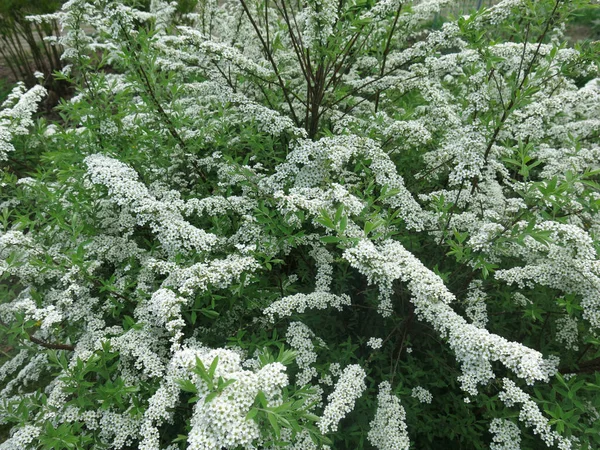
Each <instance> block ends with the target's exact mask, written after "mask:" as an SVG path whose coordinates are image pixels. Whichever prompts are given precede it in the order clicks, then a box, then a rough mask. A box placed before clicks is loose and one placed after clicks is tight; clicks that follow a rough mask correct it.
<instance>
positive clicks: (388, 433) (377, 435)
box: [367, 381, 410, 450]
mask: <svg viewBox="0 0 600 450" xmlns="http://www.w3.org/2000/svg"><path fill="white" fill-rule="evenodd" d="M405 419H406V413H405V412H404V408H403V407H402V404H401V403H400V400H399V399H398V397H396V396H395V395H394V394H393V393H392V386H391V385H390V383H389V382H388V381H383V382H382V383H380V384H379V394H378V395H377V412H376V413H375V418H374V419H373V420H372V421H371V424H370V425H371V429H370V430H369V434H368V435H367V439H368V440H369V442H370V443H371V444H372V445H373V446H374V447H376V448H378V449H379V450H408V448H409V447H410V441H409V439H408V433H407V431H406V423H405Z"/></svg>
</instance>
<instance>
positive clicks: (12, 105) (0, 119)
mask: <svg viewBox="0 0 600 450" xmlns="http://www.w3.org/2000/svg"><path fill="white" fill-rule="evenodd" d="M45 95H46V89H44V87H43V86H40V85H35V86H34V87H32V88H31V89H29V90H26V89H25V84H24V83H22V82H19V83H17V85H16V86H15V87H14V88H13V90H12V92H11V93H10V94H9V95H8V98H7V99H6V100H5V101H4V103H2V106H0V162H1V161H5V160H6V159H7V158H8V153H9V152H12V151H14V150H15V148H14V146H13V145H12V144H11V142H10V141H11V140H12V139H13V137H14V136H19V135H25V134H28V133H29V129H30V127H31V126H33V119H32V116H33V114H34V113H35V112H36V111H37V108H38V103H39V102H40V101H41V99H42V98H43V97H44V96H45Z"/></svg>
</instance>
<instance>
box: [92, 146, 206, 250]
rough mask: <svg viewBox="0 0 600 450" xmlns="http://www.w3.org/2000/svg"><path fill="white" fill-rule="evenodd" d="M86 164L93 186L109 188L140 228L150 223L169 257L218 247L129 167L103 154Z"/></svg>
mask: <svg viewBox="0 0 600 450" xmlns="http://www.w3.org/2000/svg"><path fill="white" fill-rule="evenodd" d="M85 163H86V164H87V166H88V174H89V176H90V179H91V180H92V182H93V183H95V184H101V185H104V186H106V187H107V188H108V193H109V195H110V198H111V201H113V202H114V203H115V204H116V205H118V206H121V207H124V208H127V209H128V210H130V211H131V212H132V213H133V214H135V215H136V217H137V223H138V225H144V224H146V223H150V225H151V227H152V229H153V231H154V232H155V233H156V234H157V237H158V240H159V241H160V242H161V244H162V245H163V248H164V249H165V251H166V252H168V253H169V254H171V255H174V254H175V253H177V252H181V251H190V250H196V251H199V252H204V251H208V250H211V249H212V248H213V247H214V246H215V245H216V244H217V241H218V239H217V237H216V236H215V235H213V234H210V233H207V232H205V231H204V230H201V229H198V228H196V227H194V226H193V225H191V224H190V223H189V222H187V221H185V220H184V219H183V217H182V216H181V213H180V208H181V207H182V205H177V204H175V205H173V204H167V203H163V202H161V201H158V200H157V199H156V198H154V197H153V196H152V195H151V194H150V193H149V192H148V188H147V187H146V186H144V184H143V183H141V182H139V181H138V175H137V173H136V172H135V171H134V170H133V169H131V168H130V167H128V166H127V165H125V164H123V163H122V162H120V161H118V160H116V159H113V158H109V157H107V156H104V155H100V154H95V155H91V156H88V157H86V158H85Z"/></svg>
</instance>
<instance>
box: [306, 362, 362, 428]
mask: <svg viewBox="0 0 600 450" xmlns="http://www.w3.org/2000/svg"><path fill="white" fill-rule="evenodd" d="M366 376H367V374H366V373H365V370H364V369H363V368H362V367H360V366H359V365H358V364H351V365H349V366H347V367H345V368H344V370H343V371H342V374H341V375H340V378H339V380H338V382H337V383H336V385H335V389H334V391H333V392H332V393H331V394H330V395H329V396H328V397H327V400H328V403H327V406H325V410H324V411H323V415H322V416H321V419H319V421H318V423H317V424H318V426H319V429H320V430H321V433H323V434H326V433H329V432H332V431H337V428H338V424H339V422H340V420H342V419H343V418H344V417H346V415H347V414H348V413H349V412H350V411H352V409H354V403H355V402H356V400H357V399H358V398H359V397H360V396H361V395H362V393H363V392H364V390H365V389H366V388H367V386H366V384H365V377H366Z"/></svg>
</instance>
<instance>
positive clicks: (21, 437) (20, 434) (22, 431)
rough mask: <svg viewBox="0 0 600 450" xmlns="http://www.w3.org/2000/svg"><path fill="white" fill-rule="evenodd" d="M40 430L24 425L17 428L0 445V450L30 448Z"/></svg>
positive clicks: (33, 426)
mask: <svg viewBox="0 0 600 450" xmlns="http://www.w3.org/2000/svg"><path fill="white" fill-rule="evenodd" d="M41 432H42V429H41V428H40V427H37V426H35V425H25V426H24V427H22V428H17V430H16V431H15V432H14V433H13V435H12V436H11V437H10V438H8V439H7V440H6V441H4V442H3V443H2V444H0V450H23V449H27V448H31V447H30V444H31V443H32V442H33V440H34V439H35V438H37V437H38V436H39V435H40V433H41Z"/></svg>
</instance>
